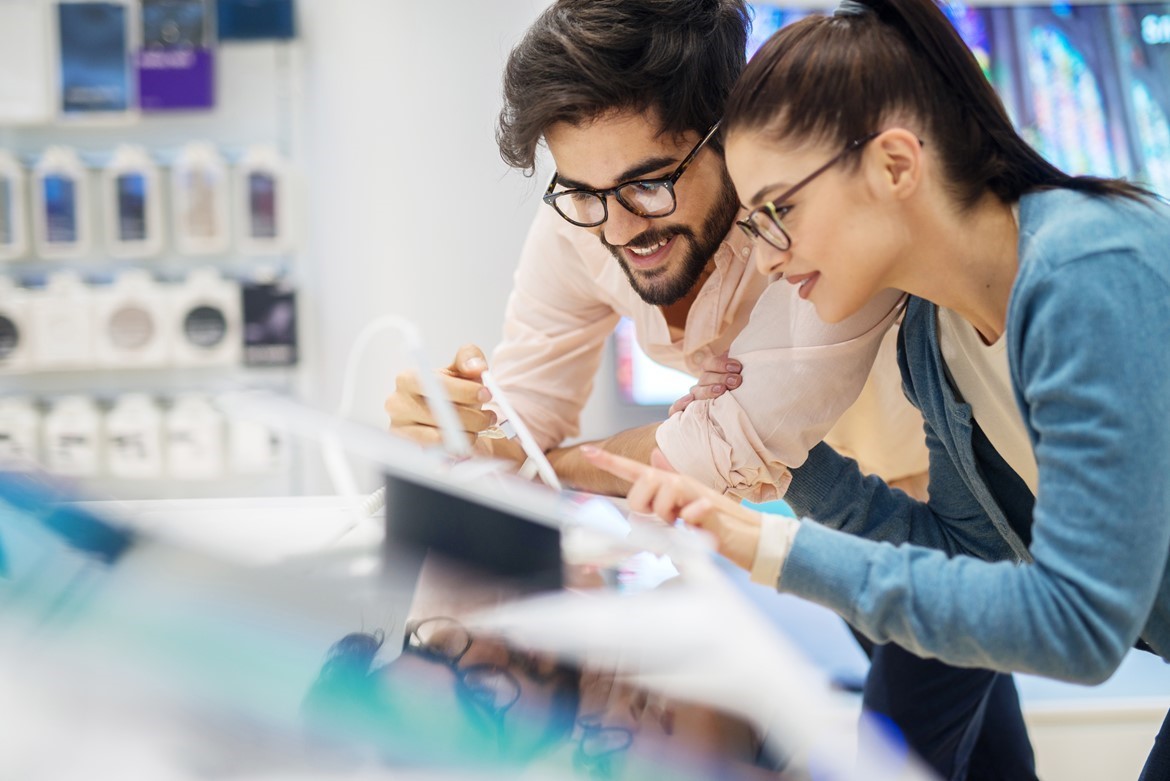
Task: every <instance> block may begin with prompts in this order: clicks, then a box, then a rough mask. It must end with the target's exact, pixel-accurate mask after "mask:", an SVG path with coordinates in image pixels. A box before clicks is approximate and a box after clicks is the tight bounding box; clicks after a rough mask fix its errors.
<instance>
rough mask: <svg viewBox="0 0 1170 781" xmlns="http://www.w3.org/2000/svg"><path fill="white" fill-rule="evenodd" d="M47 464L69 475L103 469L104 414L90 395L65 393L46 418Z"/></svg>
mask: <svg viewBox="0 0 1170 781" xmlns="http://www.w3.org/2000/svg"><path fill="white" fill-rule="evenodd" d="M44 453H45V466H46V468H48V470H49V471H50V472H53V473H54V474H58V475H65V476H68V477H92V476H94V475H97V474H98V473H99V472H100V471H101V413H100V411H99V410H98V407H97V404H96V403H95V402H94V400H93V399H91V398H89V397H88V396H63V397H61V398H60V399H58V400H57V401H56V402H55V403H54V404H53V405H52V408H51V409H50V410H49V412H48V414H46V415H45V418H44Z"/></svg>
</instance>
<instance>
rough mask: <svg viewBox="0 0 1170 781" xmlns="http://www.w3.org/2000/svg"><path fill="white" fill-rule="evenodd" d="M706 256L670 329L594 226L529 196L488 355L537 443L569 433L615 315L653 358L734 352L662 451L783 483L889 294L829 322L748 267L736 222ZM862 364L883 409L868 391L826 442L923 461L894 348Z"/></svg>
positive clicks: (694, 471) (691, 465)
mask: <svg viewBox="0 0 1170 781" xmlns="http://www.w3.org/2000/svg"><path fill="white" fill-rule="evenodd" d="M714 260H715V271H714V273H713V274H712V275H711V276H710V277H709V278H708V279H707V281H706V282H705V283H704V284H703V287H702V289H701V290H700V291H699V295H698V297H697V298H696V300H695V302H694V304H693V306H692V307H691V310H690V313H689V315H688V317H687V322H686V328H685V331H684V334H683V337H682V339H681V340H678V341H674V340H672V339H671V335H670V330H669V328H668V326H667V323H666V319H665V317H664V316H663V314H662V310H661V309H660V308H659V307H656V306H652V305H650V304H647V303H645V302H644V301H642V299H641V298H639V297H638V294H637V293H635V292H634V290H633V288H632V287H631V286H630V283H629V281H628V280H627V279H626V276H625V273H624V272H623V271H622V270H621V268H620V267H619V266H618V263H617V261H616V260H615V259H614V257H613V256H612V255H611V254H610V253H609V252H608V251H607V250H606V249H605V248H604V247H603V246H602V245H601V243H600V241H599V240H598V239H597V237H596V236H594V235H593V234H592V233H590V232H589V231H586V230H584V229H582V228H577V227H575V226H573V225H570V224H569V223H568V222H566V221H565V220H563V219H561V218H560V217H559V216H558V215H557V214H556V213H555V212H554V211H553V210H552V209H540V210H539V214H538V215H537V218H536V220H535V221H534V222H533V225H532V228H531V230H530V231H529V234H528V239H527V241H526V242H525V245H524V249H523V252H522V254H521V258H520V265H519V267H518V268H517V270H516V274H515V279H514V286H513V290H512V294H511V297H510V298H509V300H508V307H507V313H506V316H505V321H504V338H503V342H502V343H501V344H500V345H499V347H497V348H496V350H495V354H494V356H493V358H492V366H493V371H494V373H495V375H496V378H497V379H498V380H499V382H500V384H501V385H502V386H503V388H504V390H505V391H506V392H507V394H508V398H509V399H510V400H511V402H512V405H513V406H514V407H515V408H516V412H517V414H519V415H520V416H521V418H523V420H524V422H525V423H527V424H528V427H529V428H530V429H531V430H532V433H533V435H534V436H535V437H536V439H537V441H538V442H539V443H540V445H541V447H543V448H545V449H548V448H551V447H555V446H557V445H559V444H560V443H562V442H563V441H565V440H566V439H570V438H572V437H574V436H576V435H577V434H578V432H579V419H580V413H581V409H582V408H583V407H584V405H585V402H586V400H587V399H588V397H589V394H590V392H591V390H592V388H593V379H594V375H595V374H596V372H597V369H598V366H599V365H600V362H601V358H602V354H603V350H604V347H605V340H606V338H607V337H608V336H609V334H610V333H611V332H612V331H613V329H614V326H615V325H616V323H617V321H618V318H619V317H621V316H626V317H629V318H630V319H632V320H633V322H634V325H635V331H636V333H637V340H638V344H639V345H640V346H641V347H642V349H643V350H644V351H645V352H646V354H647V355H648V356H649V357H650V358H652V359H653V360H655V361H658V362H659V363H662V364H664V365H666V366H671V367H674V368H676V369H681V370H683V371H685V372H688V373H690V374H697V373H698V371H699V367H700V366H701V365H702V363H703V361H704V360H706V359H708V358H710V357H711V356H714V355H718V354H720V353H723V352H730V355H731V356H732V357H733V358H735V359H737V360H739V361H740V362H741V363H742V364H743V385H742V387H740V388H738V389H736V390H734V391H731V392H729V393H724V394H723V395H722V396H720V397H719V398H717V399H715V400H713V401H704V402H695V403H692V404H691V405H690V406H688V407H687V409H686V410H685V411H683V412H682V413H679V414H676V415H673V416H671V417H670V418H669V419H667V420H666V421H664V422H663V423H662V425H661V426H660V427H659V429H658V434H657V440H658V446H659V447H660V448H661V449H662V451H663V454H664V455H665V456H666V457H667V459H669V461H670V462H671V464H672V465H674V467H675V468H676V469H678V470H679V471H680V472H684V473H687V474H690V475H693V476H695V477H697V478H698V479H700V480H702V481H703V482H705V483H707V484H708V485H711V486H713V487H715V488H717V489H718V490H722V491H726V492H731V493H734V494H736V495H739V496H742V497H744V498H747V499H750V500H753V501H766V500H770V499H774V498H779V497H780V496H782V495H783V493H784V491H785V490H786V489H787V487H788V482H789V479H790V476H789V474H788V469H787V467H788V466H799V465H801V464H802V463H804V460H805V458H806V456H807V454H808V450H809V449H810V448H811V447H812V446H814V445H815V444H816V443H818V442H820V441H821V440H822V439H824V438H825V437H826V433H827V432H828V431H829V429H830V428H831V427H832V426H833V424H834V423H836V422H837V420H838V419H839V418H841V417H842V415H843V414H844V413H845V412H846V410H847V409H848V408H849V406H850V405H851V404H853V402H854V400H855V399H857V398H858V394H859V393H861V391H862V387H863V386H866V378H867V376H868V374H869V371H870V367H871V366H874V358H875V355H876V354H877V352H878V349H879V346H880V345H881V344H882V340H883V336H885V335H886V334H887V333H889V334H894V333H895V332H896V329H891V327H890V326H891V325H892V324H893V322H894V320H895V319H896V317H897V315H898V311H899V309H900V307H899V306H898V303H899V298H900V294H899V293H897V292H896V291H887V292H885V293H883V294H882V295H880V296H877V297H876V298H875V299H874V300H873V301H871V302H870V303H869V304H868V305H867V307H866V308H865V309H863V310H862V311H861V312H859V313H857V314H856V315H854V316H852V317H851V318H849V319H848V320H846V321H844V322H842V323H837V324H834V325H828V324H826V323H824V322H822V321H821V320H820V318H819V317H817V315H816V312H815V310H814V308H813V306H812V304H809V303H808V302H807V301H802V300H801V299H800V298H799V296H797V294H796V288H795V287H794V286H792V285H790V284H788V283H786V282H784V281H776V282H769V280H768V279H767V278H766V277H763V276H761V275H760V274H758V273H757V272H756V270H755V267H754V264H753V263H752V261H751V242H750V241H748V239H747V237H746V236H744V235H743V234H742V232H741V231H740V230H739V229H737V228H734V229H732V231H731V233H729V234H728V236H727V237H726V238H725V240H724V241H723V243H722V244H721V245H720V247H719V249H718V250H717V251H716V253H715V258H714ZM887 338H891V337H887ZM890 344H891V345H892V342H890ZM874 373H875V378H877V379H880V381H879V382H871V383H869V385H870V386H873V387H874V388H875V389H877V390H878V391H881V396H880V398H879V400H878V401H877V409H879V410H881V409H884V408H886V407H889V408H890V410H891V414H890V415H889V416H888V417H887V416H884V415H882V416H878V417H879V418H880V419H871V418H873V417H874V416H873V414H872V411H873V408H874V403H871V404H870V405H869V407H870V412H869V413H867V414H866V416H865V417H866V419H865V420H863V421H860V422H858V421H854V422H853V424H852V425H851V426H850V428H851V429H855V431H853V433H852V434H851V435H849V436H847V437H845V438H844V439H840V438H838V439H837V441H835V442H834V444H836V445H838V446H840V447H843V448H844V449H846V450H848V451H849V452H850V454H851V455H853V456H854V457H856V458H858V460H859V461H861V462H862V465H863V467H865V468H868V469H870V470H871V471H875V472H878V473H879V474H882V475H883V476H885V477H886V478H887V479H896V478H898V477H903V476H906V475H907V474H913V473H915V472H919V471H923V470H925V468H926V456H925V446H924V445H923V443H922V423H921V418H920V417H918V415H917V412H916V411H915V410H914V409H913V407H911V406H910V405H909V403H908V402H907V401H906V400H905V398H904V397H903V396H902V395H901V393H900V390H899V392H898V393H896V394H892V393H889V392H888V391H889V389H890V388H898V389H900V379H899V378H898V368H897V365H896V362H895V361H893V360H892V359H890V360H883V361H881V362H879V363H878V364H877V368H876V369H875V371H874ZM879 374H880V375H882V376H881V377H880V378H879V377H877V375H879ZM885 375H889V376H885ZM907 410H909V411H910V413H912V414H910V415H907V414H906V411H907ZM846 422H848V418H846ZM891 427H892V429H891ZM857 430H859V432H860V433H859V432H858V431H857ZM830 441H833V440H832V438H830ZM891 441H895V442H898V443H904V442H907V441H909V442H910V443H911V444H910V449H911V450H912V451H914V452H899V453H889V452H887V451H888V450H889V446H888V443H889V442H891ZM915 446H916V448H917V449H916V450H915Z"/></svg>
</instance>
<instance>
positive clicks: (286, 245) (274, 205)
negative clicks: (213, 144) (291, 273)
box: [235, 146, 292, 255]
mask: <svg viewBox="0 0 1170 781" xmlns="http://www.w3.org/2000/svg"><path fill="white" fill-rule="evenodd" d="M289 181H290V177H289V171H288V165H287V164H286V163H285V160H284V158H283V157H282V156H281V154H280V153H279V152H278V151H277V150H276V149H274V148H272V147H270V146H253V147H250V148H249V149H248V151H247V152H246V153H245V154H244V156H243V157H242V158H241V159H240V161H239V162H238V163H237V164H236V188H235V189H236V249H237V250H239V252H240V253H241V254H244V255H279V254H281V253H284V252H287V251H288V250H289V249H290V248H291V247H292V236H291V233H290V230H291V227H292V226H291V225H290V224H289V216H290V214H291V211H292V203H291V200H292V192H291V187H290V184H289Z"/></svg>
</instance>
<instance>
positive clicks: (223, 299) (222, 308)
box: [170, 268, 241, 366]
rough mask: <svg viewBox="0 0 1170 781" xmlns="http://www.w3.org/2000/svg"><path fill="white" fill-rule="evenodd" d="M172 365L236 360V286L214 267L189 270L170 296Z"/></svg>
mask: <svg viewBox="0 0 1170 781" xmlns="http://www.w3.org/2000/svg"><path fill="white" fill-rule="evenodd" d="M170 300H171V304H170V310H171V322H172V329H171V345H172V348H171V356H172V359H173V360H172V362H173V363H174V364H175V365H176V366H236V365H239V363H240V339H241V337H240V286H239V284H237V283H236V282H233V281H231V280H227V279H224V278H223V277H221V276H220V275H219V272H217V271H216V270H215V269H210V268H202V269H196V270H195V271H192V272H191V273H190V274H189V275H188V276H187V279H186V280H184V281H183V282H182V283H181V284H179V285H176V286H175V288H174V290H173V291H171V295H170Z"/></svg>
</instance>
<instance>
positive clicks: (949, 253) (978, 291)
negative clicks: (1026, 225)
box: [898, 194, 1019, 344]
mask: <svg viewBox="0 0 1170 781" xmlns="http://www.w3.org/2000/svg"><path fill="white" fill-rule="evenodd" d="M946 203H947V201H945V200H944V199H943V198H940V197H935V198H933V199H931V200H930V202H926V203H923V204H920V205H919V206H918V207H917V208H916V213H915V214H914V219H915V220H916V222H917V227H918V229H917V230H915V231H914V234H913V237H914V242H915V244H914V247H913V249H912V251H911V253H910V254H909V256H908V259H907V262H906V263H905V264H904V265H903V268H902V275H903V276H904V278H905V284H901V285H898V287H900V288H901V289H903V290H905V291H906V292H908V293H911V294H913V295H916V296H919V297H921V298H925V299H927V300H929V301H932V302H933V303H935V304H937V305H938V306H940V307H946V308H947V309H953V310H954V311H956V312H958V313H959V315H960V316H961V317H962V318H963V319H964V320H966V321H967V322H968V323H970V324H971V325H972V326H973V327H974V328H975V329H976V330H977V331H978V332H979V335H980V336H981V337H982V338H983V341H984V342H985V343H987V344H994V343H995V342H997V341H998V340H999V338H1000V336H1002V335H1003V332H1004V328H1005V327H1006V323H1007V306H1008V298H1009V297H1010V296H1011V292H1012V285H1013V284H1014V283H1015V280H1016V271H1017V269H1018V266H1019V257H1018V255H1019V250H1018V245H1019V227H1018V225H1017V224H1016V217H1015V214H1014V213H1013V209H1012V205H1011V204H1007V203H1004V202H1003V201H1001V200H999V199H998V198H996V197H994V196H992V195H990V194H989V195H987V196H985V197H984V198H983V199H982V200H981V201H979V203H977V204H976V205H975V206H974V207H972V208H971V209H970V210H968V211H966V212H964V213H961V214H960V213H956V212H955V211H954V210H952V209H949V208H948V207H947V206H946V205H945V204H946Z"/></svg>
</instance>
